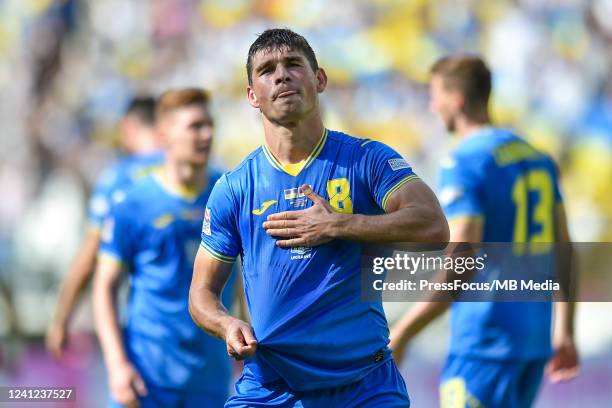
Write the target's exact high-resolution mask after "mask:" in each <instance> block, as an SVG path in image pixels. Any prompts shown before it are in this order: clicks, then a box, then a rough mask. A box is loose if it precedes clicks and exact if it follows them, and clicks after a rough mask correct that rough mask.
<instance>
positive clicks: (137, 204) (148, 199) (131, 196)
mask: <svg viewBox="0 0 612 408" xmlns="http://www.w3.org/2000/svg"><path fill="white" fill-rule="evenodd" d="M155 177H156V176H155V175H154V174H149V175H147V176H145V177H143V178H141V179H140V180H138V181H136V182H134V183H132V184H131V185H129V186H127V187H126V188H125V190H123V191H122V194H121V197H116V198H115V200H114V203H113V206H114V207H116V210H115V211H118V212H122V211H138V210H137V209H138V208H147V207H150V205H151V203H152V202H156V201H157V200H158V199H159V192H160V189H159V187H158V184H157V183H158V182H157V181H156V180H155Z"/></svg>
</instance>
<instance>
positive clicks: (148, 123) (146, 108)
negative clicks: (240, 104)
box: [46, 97, 163, 358]
mask: <svg viewBox="0 0 612 408" xmlns="http://www.w3.org/2000/svg"><path fill="white" fill-rule="evenodd" d="M154 122H155V100H154V99H153V98H151V97H139V98H135V99H134V100H133V101H132V102H131V103H130V105H129V107H128V109H127V111H126V113H125V116H124V117H123V119H122V120H121V123H120V144H121V146H122V148H123V149H124V150H125V151H126V153H127V155H126V156H125V157H124V158H123V159H121V160H119V161H118V162H117V163H115V164H114V165H112V166H111V167H109V168H108V169H106V170H105V171H104V172H103V173H102V175H101V176H100V178H99V179H98V181H97V182H96V185H95V186H94V192H93V194H92V196H91V199H90V202H89V208H88V223H89V228H88V230H87V233H86V235H85V237H84V239H83V243H82V245H81V248H80V249H79V251H78V253H77V254H76V256H75V258H74V261H73V263H72V266H71V268H70V270H69V271H68V275H67V276H66V279H65V281H64V283H63V285H62V289H61V292H60V295H59V299H58V303H57V308H56V311H55V316H54V318H53V320H52V322H51V325H50V326H49V329H48V331H47V337H46V346H47V350H49V352H51V353H52V354H53V355H54V356H55V357H56V358H60V357H61V355H62V352H63V350H64V348H65V346H66V344H67V341H68V326H69V323H70V318H71V316H72V314H73V312H74V310H75V308H76V305H77V302H78V300H79V298H80V297H81V295H82V293H83V292H84V290H85V288H86V287H87V284H88V283H89V281H90V280H91V276H92V274H93V271H94V267H95V263H96V255H97V253H98V249H99V246H100V226H101V225H102V222H103V221H104V219H105V218H106V216H107V215H108V214H109V212H110V209H111V207H112V205H113V203H115V202H118V201H121V200H122V199H123V196H124V194H125V190H126V189H127V188H128V187H129V186H131V185H132V184H133V183H134V182H135V181H136V180H138V179H140V178H142V177H143V176H145V175H146V174H148V173H149V172H150V170H151V169H152V168H154V167H156V166H158V165H160V164H161V162H162V160H163V155H162V154H161V153H160V141H159V140H158V136H157V133H156V132H155V129H154Z"/></svg>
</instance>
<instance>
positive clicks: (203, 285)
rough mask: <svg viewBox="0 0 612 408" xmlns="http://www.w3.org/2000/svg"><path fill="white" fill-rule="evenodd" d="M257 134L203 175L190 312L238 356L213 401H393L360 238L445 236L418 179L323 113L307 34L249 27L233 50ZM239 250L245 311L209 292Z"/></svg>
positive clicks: (394, 383) (402, 393)
mask: <svg viewBox="0 0 612 408" xmlns="http://www.w3.org/2000/svg"><path fill="white" fill-rule="evenodd" d="M247 75H248V87H247V98H248V101H249V103H250V104H251V105H252V106H253V107H255V108H257V109H259V110H260V112H261V114H262V121H263V127H264V136H265V140H264V144H263V145H262V146H261V147H260V148H258V149H257V150H255V151H254V152H253V153H251V154H250V155H249V156H247V158H246V159H245V160H244V161H243V162H242V164H240V165H239V166H238V167H237V168H236V169H235V170H233V171H231V172H229V173H226V174H225V175H224V176H223V177H221V179H220V180H219V181H218V182H217V184H216V185H215V188H214V189H213V192H212V193H211V197H210V199H209V201H208V203H207V207H206V215H207V217H206V218H205V220H204V226H203V229H202V243H201V246H200V249H199V251H198V254H197V256H196V263H195V271H194V276H193V281H192V286H191V291H190V311H191V313H192V316H193V318H194V320H195V321H196V322H197V323H198V324H199V325H200V326H201V327H202V328H203V329H204V330H206V331H208V332H210V333H211V334H213V335H215V336H217V337H219V338H221V339H223V340H225V342H226V345H227V352H228V354H229V355H230V356H233V357H235V358H237V359H246V362H245V368H244V371H243V375H242V377H241V378H240V380H239V381H238V382H237V384H236V387H235V389H236V394H235V395H233V396H232V397H230V399H229V400H228V401H227V403H226V405H225V406H226V407H263V406H275V407H302V406H304V407H308V406H310V407H333V406H338V407H340V406H341V407H356V406H359V407H407V406H409V404H410V403H409V399H408V393H407V391H406V386H405V383H404V380H403V379H402V377H401V376H400V374H399V372H398V370H397V367H396V366H395V363H394V361H393V359H392V357H391V353H390V350H389V349H388V348H387V343H388V341H389V340H388V327H387V322H386V319H385V315H384V313H383V309H382V305H381V303H380V302H378V303H376V302H373V303H367V302H363V301H361V300H360V293H361V292H360V279H361V278H360V256H361V253H362V243H363V242H367V241H370V242H389V241H420V242H438V243H443V245H445V243H446V241H447V240H448V226H447V224H446V220H445V218H444V216H443V213H442V210H441V208H440V206H439V204H438V202H437V199H436V197H435V196H434V195H433V193H432V191H431V190H430V189H429V188H428V187H427V186H426V185H425V183H423V182H422V181H421V180H419V179H418V178H417V177H416V176H415V174H414V173H413V172H412V169H411V168H410V166H409V165H408V164H407V163H406V161H405V160H404V159H403V158H402V157H401V156H400V155H399V154H397V153H396V152H395V151H394V150H392V149H391V148H389V147H388V146H386V145H384V144H382V143H379V142H376V141H373V140H364V139H358V138H355V137H352V136H349V135H346V134H344V133H341V132H337V131H332V130H329V129H326V128H325V127H324V126H323V122H322V119H321V113H320V109H319V98H318V94H319V93H321V92H323V91H324V89H325V87H326V84H327V77H326V75H325V71H324V70H323V69H321V68H319V66H318V63H317V60H316V57H315V54H314V52H313V50H312V49H311V47H310V45H309V44H308V42H307V41H306V40H305V39H304V38H303V37H302V36H300V35H298V34H296V33H294V32H292V31H290V30H287V29H271V30H266V31H265V32H263V33H262V34H261V35H260V36H259V37H258V38H257V39H256V41H255V42H254V43H253V44H252V45H251V47H250V49H249V53H248V59H247ZM238 255H240V257H241V260H242V266H243V280H244V287H245V292H246V298H247V304H248V307H249V311H250V314H251V324H252V325H249V324H247V323H246V322H243V321H240V320H238V319H236V318H234V317H232V316H230V315H228V314H227V311H226V310H225V309H224V308H223V307H222V305H221V303H220V302H219V295H220V293H221V289H222V288H223V285H224V283H225V281H226V280H227V278H228V275H229V273H230V269H231V265H232V263H233V262H234V261H235V259H236V257H237V256H238Z"/></svg>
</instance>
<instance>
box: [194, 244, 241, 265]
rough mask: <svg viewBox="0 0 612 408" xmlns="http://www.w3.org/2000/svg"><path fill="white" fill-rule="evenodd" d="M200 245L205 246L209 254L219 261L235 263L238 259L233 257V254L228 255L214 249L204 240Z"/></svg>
mask: <svg viewBox="0 0 612 408" xmlns="http://www.w3.org/2000/svg"><path fill="white" fill-rule="evenodd" d="M200 246H201V247H202V248H204V249H205V250H206V252H208V255H210V256H212V257H213V258H215V259H216V260H217V261H220V262H225V263H229V264H231V263H234V262H235V261H236V257H235V256H234V257H231V256H226V255H223V254H220V253H218V252H217V251H215V250H214V249H212V248H210V247H209V246H208V245H206V244H205V243H203V242H200Z"/></svg>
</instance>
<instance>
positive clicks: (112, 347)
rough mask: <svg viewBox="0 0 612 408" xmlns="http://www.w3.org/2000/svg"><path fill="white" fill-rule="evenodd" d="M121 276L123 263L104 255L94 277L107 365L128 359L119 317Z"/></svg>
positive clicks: (97, 322)
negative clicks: (117, 297) (118, 300)
mask: <svg viewBox="0 0 612 408" xmlns="http://www.w3.org/2000/svg"><path fill="white" fill-rule="evenodd" d="M120 276H121V263H120V262H119V261H117V260H116V259H114V258H111V257H107V256H102V257H101V258H100V260H99V262H98V267H97V269H96V275H95V277H94V285H93V312H94V319H95V326H96V332H97V334H98V338H99V339H100V346H101V347H102V352H103V354H104V361H105V362H106V365H107V367H110V366H112V365H115V364H117V363H122V362H126V361H128V358H127V355H126V353H125V349H124V348H123V341H122V336H121V330H120V328H119V322H118V318H117V304H116V295H117V288H118V284H119V278H120Z"/></svg>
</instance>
